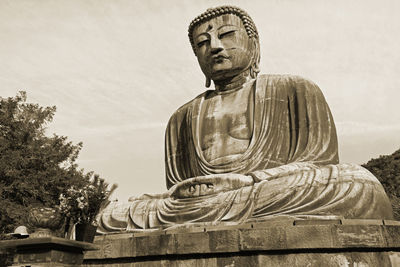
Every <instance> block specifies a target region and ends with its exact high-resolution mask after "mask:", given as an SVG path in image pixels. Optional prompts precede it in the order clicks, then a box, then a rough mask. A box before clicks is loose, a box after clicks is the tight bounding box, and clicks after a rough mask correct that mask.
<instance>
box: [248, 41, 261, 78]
mask: <svg viewBox="0 0 400 267" xmlns="http://www.w3.org/2000/svg"><path fill="white" fill-rule="evenodd" d="M252 39H253V51H254V54H253V58H252V62H251V65H250V75H251V77H252V78H253V79H255V78H257V74H258V73H259V72H260V45H259V42H258V41H257V39H256V38H254V37H253V38H252Z"/></svg>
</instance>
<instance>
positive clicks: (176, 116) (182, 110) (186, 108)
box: [168, 90, 212, 124]
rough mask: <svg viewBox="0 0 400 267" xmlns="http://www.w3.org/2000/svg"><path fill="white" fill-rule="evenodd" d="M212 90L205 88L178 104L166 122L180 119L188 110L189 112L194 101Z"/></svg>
mask: <svg viewBox="0 0 400 267" xmlns="http://www.w3.org/2000/svg"><path fill="white" fill-rule="evenodd" d="M211 91H212V90H207V91H205V92H203V93H201V94H200V95H198V96H197V97H195V98H194V99H192V100H190V101H189V102H187V103H185V104H184V105H182V106H180V107H179V108H178V109H177V110H176V111H175V112H174V113H173V114H172V116H171V118H170V119H169V122H168V124H171V123H172V122H178V121H179V122H180V121H182V120H183V119H184V118H185V116H186V114H187V113H188V112H191V110H192V109H193V107H194V105H195V104H196V102H198V101H199V100H200V99H201V98H204V97H205V96H206V95H207V94H209V93H210V92H211Z"/></svg>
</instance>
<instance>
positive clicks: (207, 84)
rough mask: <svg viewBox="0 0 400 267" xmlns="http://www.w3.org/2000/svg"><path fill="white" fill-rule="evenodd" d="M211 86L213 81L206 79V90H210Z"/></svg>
mask: <svg viewBox="0 0 400 267" xmlns="http://www.w3.org/2000/svg"><path fill="white" fill-rule="evenodd" d="M210 86H211V79H210V78H208V77H206V88H209V87H210Z"/></svg>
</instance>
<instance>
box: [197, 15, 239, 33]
mask: <svg viewBox="0 0 400 267" xmlns="http://www.w3.org/2000/svg"><path fill="white" fill-rule="evenodd" d="M224 26H234V27H237V28H242V29H244V25H243V22H242V20H241V19H240V18H239V17H238V16H236V15H234V14H223V15H221V16H218V17H215V18H212V19H210V20H208V21H205V22H203V23H201V24H199V25H198V26H196V27H195V28H194V29H193V37H194V38H196V36H199V35H201V34H204V33H207V32H211V31H214V30H219V29H221V28H223V27H224Z"/></svg>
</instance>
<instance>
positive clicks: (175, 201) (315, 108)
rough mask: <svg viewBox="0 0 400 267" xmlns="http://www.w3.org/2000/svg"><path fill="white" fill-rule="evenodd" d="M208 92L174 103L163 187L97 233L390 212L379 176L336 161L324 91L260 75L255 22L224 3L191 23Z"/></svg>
mask: <svg viewBox="0 0 400 267" xmlns="http://www.w3.org/2000/svg"><path fill="white" fill-rule="evenodd" d="M189 39H190V42H191V45H192V48H193V51H194V54H195V55H196V57H197V59H198V62H199V64H200V67H201V70H202V71H203V73H204V75H205V78H206V87H210V86H211V81H213V83H214V86H215V89H214V90H207V91H206V92H204V93H202V94H201V95H199V96H197V97H196V98H194V99H193V100H192V101H190V102H189V103H187V104H185V105H183V106H182V107H180V108H179V109H178V110H177V111H176V112H175V113H174V114H173V115H172V117H171V119H170V121H169V123H168V126H167V129H166V133H165V170H166V183H167V188H168V191H167V192H165V193H164V194H159V195H144V196H142V197H138V198H132V199H131V200H130V201H129V202H127V203H122V204H121V203H119V202H114V203H110V204H109V205H108V207H107V208H106V209H105V210H104V211H103V212H102V213H101V214H100V215H99V217H98V222H99V228H98V229H99V232H102V233H109V232H125V231H142V230H146V229H160V228H161V229H165V228H169V227H176V226H177V225H182V224H184V225H188V224H189V225H190V224H198V223H200V224H208V223H209V224H218V223H227V222H229V223H238V224H239V223H244V222H249V221H252V220H263V219H265V220H274V219H277V218H288V217H289V218H297V219H302V218H318V219H340V218H349V219H354V218H358V219H392V209H391V205H390V202H389V200H388V198H387V196H386V194H385V191H384V189H383V187H382V186H381V184H380V183H379V181H378V180H377V179H376V178H375V177H374V176H373V175H372V174H371V173H370V172H368V171H367V170H366V169H364V168H362V167H361V166H358V165H355V164H339V159H338V145H337V136H336V129H335V124H334V122H333V118H332V115H331V112H330V110H329V107H328V105H327V103H326V101H325V99H324V96H323V94H322V93H321V91H320V89H319V88H318V86H317V85H315V84H314V83H313V82H311V81H309V80H306V79H304V78H301V77H298V76H290V75H259V74H258V73H259V71H260V70H259V62H260V45H259V38H258V32H257V29H256V26H255V25H254V23H253V20H252V19H251V18H250V16H249V15H248V14H247V13H246V12H245V11H243V10H241V9H240V8H237V7H232V6H222V7H217V8H212V9H208V10H207V11H206V12H204V13H203V14H201V15H200V16H198V17H197V18H195V19H194V20H193V21H192V22H191V24H190V26H189Z"/></svg>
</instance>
